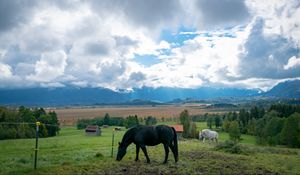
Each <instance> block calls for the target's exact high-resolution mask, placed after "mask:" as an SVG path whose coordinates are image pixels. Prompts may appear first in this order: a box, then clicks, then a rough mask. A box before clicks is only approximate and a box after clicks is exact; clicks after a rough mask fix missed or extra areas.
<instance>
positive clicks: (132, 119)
mask: <svg viewBox="0 0 300 175" xmlns="http://www.w3.org/2000/svg"><path fill="white" fill-rule="evenodd" d="M137 125H139V120H138V117H137V115H135V116H131V115H130V116H128V117H127V118H126V120H125V127H126V128H131V127H134V126H137Z"/></svg>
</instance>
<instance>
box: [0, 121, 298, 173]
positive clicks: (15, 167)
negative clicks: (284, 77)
mask: <svg viewBox="0 0 300 175" xmlns="http://www.w3.org/2000/svg"><path fill="white" fill-rule="evenodd" d="M169 124H171V123H169ZM197 127H198V129H203V128H206V123H197ZM124 132H125V129H123V130H122V131H116V132H115V144H114V145H115V146H114V157H113V158H111V157H110V156H111V144H112V134H113V127H110V128H104V129H102V136H98V137H96V136H86V135H85V133H84V130H77V129H76V128H75V127H63V128H62V129H61V131H60V134H59V135H58V136H56V137H51V138H41V139H39V154H38V169H37V170H33V158H34V154H33V153H34V150H33V148H34V146H35V139H17V140H2V141H0V174H41V175H45V174H268V173H269V174H272V173H274V174H275V173H279V174H297V173H298V174H299V172H300V166H299V165H300V156H299V155H300V151H299V149H287V148H279V147H262V146H257V145H255V138H254V137H252V136H246V135H242V139H243V140H242V141H241V143H242V145H244V146H245V147H248V148H249V149H251V150H252V152H251V154H247V155H246V154H241V155H235V154H230V153H225V152H222V151H215V149H214V146H215V145H216V144H215V143H209V142H206V143H202V142H200V141H198V140H197V139H180V140H179V156H180V157H179V158H180V160H179V162H178V163H176V164H175V163H174V159H173V155H172V153H171V152H170V155H169V162H168V164H166V165H165V164H162V161H163V158H164V151H163V146H162V145H158V146H154V147H148V154H149V157H150V159H151V163H150V164H146V163H145V157H144V155H143V153H142V151H141V152H140V161H139V162H135V161H134V158H135V147H134V145H131V146H130V147H129V148H128V150H127V154H126V156H125V157H124V159H123V160H122V161H121V162H116V161H115V156H116V152H117V143H118V141H120V140H121V138H122V136H123V134H124ZM226 139H228V134H227V133H220V141H221V142H222V141H225V140H226Z"/></svg>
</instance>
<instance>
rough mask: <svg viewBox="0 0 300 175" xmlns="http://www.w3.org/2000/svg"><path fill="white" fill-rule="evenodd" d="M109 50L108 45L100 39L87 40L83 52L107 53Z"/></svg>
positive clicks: (92, 53) (90, 53)
mask: <svg viewBox="0 0 300 175" xmlns="http://www.w3.org/2000/svg"><path fill="white" fill-rule="evenodd" d="M109 51H110V47H109V45H108V44H107V43H103V42H100V41H97V42H89V43H87V44H86V45H85V53H86V54H89V55H108V54H109Z"/></svg>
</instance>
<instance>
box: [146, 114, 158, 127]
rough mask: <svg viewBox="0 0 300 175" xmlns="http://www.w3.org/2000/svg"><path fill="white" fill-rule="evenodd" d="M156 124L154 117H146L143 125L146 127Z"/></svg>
mask: <svg viewBox="0 0 300 175" xmlns="http://www.w3.org/2000/svg"><path fill="white" fill-rule="evenodd" d="M156 123H157V121H156V118H155V117H152V116H148V117H147V118H146V120H145V124H146V125H147V126H150V125H155V124H156Z"/></svg>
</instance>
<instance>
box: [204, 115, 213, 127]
mask: <svg viewBox="0 0 300 175" xmlns="http://www.w3.org/2000/svg"><path fill="white" fill-rule="evenodd" d="M206 123H207V126H208V127H209V129H211V128H212V125H213V118H212V117H208V118H207V119H206Z"/></svg>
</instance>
